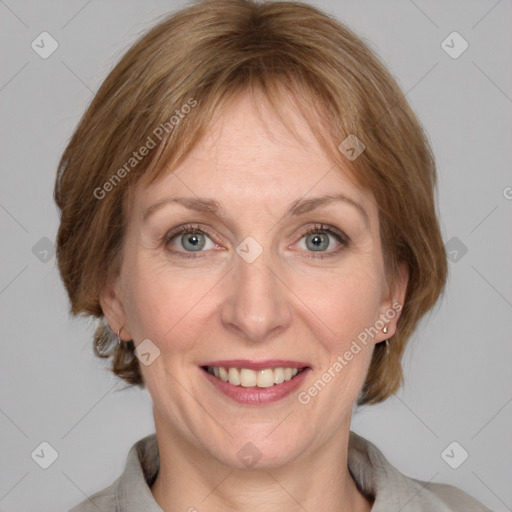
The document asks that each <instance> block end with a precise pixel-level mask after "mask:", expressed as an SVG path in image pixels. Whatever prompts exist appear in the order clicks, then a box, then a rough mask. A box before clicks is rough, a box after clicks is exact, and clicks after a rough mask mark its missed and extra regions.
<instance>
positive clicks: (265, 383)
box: [207, 366, 301, 388]
mask: <svg viewBox="0 0 512 512" xmlns="http://www.w3.org/2000/svg"><path fill="white" fill-rule="evenodd" d="M207 371H208V373H211V374H212V375H215V377H217V378H218V379H220V380H222V381H223V382H229V383H230V384H231V385H233V386H242V387H244V388H249V387H254V386H256V387H259V388H269V387H271V386H274V385H275V384H282V383H283V382H285V381H288V380H290V379H292V378H293V377H295V375H297V374H298V373H299V372H300V371H301V370H299V369H298V368H282V367H278V368H266V369H264V370H257V371H255V370H250V369H249V368H225V367H222V366H215V367H213V368H212V367H211V366H208V367H207Z"/></svg>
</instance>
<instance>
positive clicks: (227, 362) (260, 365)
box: [199, 359, 309, 370]
mask: <svg viewBox="0 0 512 512" xmlns="http://www.w3.org/2000/svg"><path fill="white" fill-rule="evenodd" d="M199 366H212V367H219V366H223V367H224V368H247V369H249V370H265V369H268V368H305V367H308V366H309V365H308V363H304V362H301V361H291V360H289V359H266V360H265V361H251V360H249V359H223V360H216V361H208V362H206V363H203V364H201V365H199Z"/></svg>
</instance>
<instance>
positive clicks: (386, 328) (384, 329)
mask: <svg viewBox="0 0 512 512" xmlns="http://www.w3.org/2000/svg"><path fill="white" fill-rule="evenodd" d="M382 332H383V333H384V334H387V333H388V326H387V325H385V326H384V328H383V329H382Z"/></svg>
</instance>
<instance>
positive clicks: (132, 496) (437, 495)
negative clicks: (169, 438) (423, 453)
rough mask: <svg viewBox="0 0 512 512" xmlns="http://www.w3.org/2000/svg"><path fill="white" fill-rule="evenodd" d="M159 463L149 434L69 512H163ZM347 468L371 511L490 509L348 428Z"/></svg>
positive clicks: (473, 511)
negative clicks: (411, 471)
mask: <svg viewBox="0 0 512 512" xmlns="http://www.w3.org/2000/svg"><path fill="white" fill-rule="evenodd" d="M159 466H160V457H159V452H158V443H157V439H156V435H155V434H151V435H149V436H147V437H144V438H143V439H141V440H139V441H138V442H137V443H135V444H134V445H133V446H132V448H131V449H130V452H129V453H128V457H127V460H126V466H125V469H124V471H123V473H122V475H121V476H120V477H119V478H118V479H117V480H116V481H115V482H114V483H113V484H112V485H110V486H109V487H107V488H106V489H104V490H102V491H100V492H97V493H96V494H94V495H92V496H91V497H90V498H88V499H86V500H84V501H83V502H81V503H80V504H78V505H77V506H76V507H74V508H73V509H71V510H70V511H69V512H163V511H162V509H161V508H160V506H159V505H158V504H157V502H156V501H155V499H154V498H153V495H152V493H151V485H152V484H153V482H154V480H155V478H156V476H157V473H158V469H159ZM348 468H349V471H350V473H351V474H352V476H353V477H354V479H355V481H356V483H357V485H358V487H359V488H360V489H361V491H362V492H363V493H365V494H366V495H368V496H373V497H374V499H375V502H374V504H373V507H372V512H399V511H400V512H453V511H460V512H492V511H491V510H490V509H489V508H487V507H485V506H484V505H482V504H481V503H479V502H478V501H476V500H475V499H474V498H472V497H471V496H469V495H468V494H466V493H465V492H463V491H461V490H460V489H458V488H456V487H453V486H451V485H445V484H438V483H428V482H422V481H420V480H415V479H413V478H410V477H408V476H405V475H404V474H402V473H400V471H398V470H397V469H396V468H395V467H394V466H392V465H391V464H390V463H389V462H388V461H387V460H386V458H385V457H384V455H383V454H382V453H381V451H380V450H379V449H378V448H377V447H376V446H375V445H374V444H372V443H371V442H370V441H368V440H366V439H364V438H363V437H361V436H359V435H357V434H355V433H354V432H352V431H351V432H350V438H349V449H348ZM191 508H192V510H193V507H191Z"/></svg>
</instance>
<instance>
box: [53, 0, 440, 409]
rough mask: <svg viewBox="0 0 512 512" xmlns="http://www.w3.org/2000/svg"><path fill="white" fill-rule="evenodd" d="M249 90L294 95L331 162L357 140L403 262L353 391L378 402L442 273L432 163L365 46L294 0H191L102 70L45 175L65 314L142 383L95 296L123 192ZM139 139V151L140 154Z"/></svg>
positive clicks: (360, 172)
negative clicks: (348, 141)
mask: <svg viewBox="0 0 512 512" xmlns="http://www.w3.org/2000/svg"><path fill="white" fill-rule="evenodd" d="M255 88H258V89H260V90H262V91H263V92H264V94H265V97H266V98H267V99H268V101H270V102H271V104H272V106H273V107H275V109H276V112H279V111H280V110H281V109H282V105H283V104H285V103H286V102H287V101H289V99H290V98H293V100H294V104H296V105H298V106H299V108H300V110H301V112H302V113H303V114H304V117H305V118H306V120H307V122H308V123H309V124H310V126H311V127H312V129H313V133H314V134H315V136H317V137H318V138H319V140H320V141H321V143H322V145H323V147H324V148H325V149H326V151H328V152H329V154H330V155H332V158H333V162H338V163H340V164H341V165H343V166H345V167H346V166H347V163H348V162H347V159H346V157H345V156H344V155H342V153H341V152H340V151H339V150H338V149H337V148H338V145H339V144H340V142H341V141H343V140H344V139H345V138H346V137H347V136H348V135H351V134H352V135H356V136H357V138H358V139H360V140H361V141H362V142H363V143H364V145H365V146H366V149H365V151H364V152H363V153H362V154H361V155H360V156H359V157H358V158H357V159H356V160H354V161H351V162H350V166H349V169H350V173H351V176H352V178H353V179H354V180H355V181H356V182H357V183H358V184H359V185H360V186H362V187H363V188H366V189H368V190H370V191H371V192H372V193H373V196H374V198H375V201H376V204H377V206H378V209H379V222H380V232H381V243H382V247H383V254H384V259H385V264H386V272H387V276H388V280H389V282H390V283H393V282H394V280H395V279H396V278H397V272H398V268H399V265H400V264H401V263H403V264H405V265H406V266H407V268H408V271H409V281H408V285H407V297H406V300H405V304H404V305H403V310H402V313H401V317H400V319H399V322H398V325H397V331H396V333H395V335H394V336H393V338H392V340H391V341H390V344H389V354H388V355H387V356H386V355H385V347H384V346H383V344H378V345H376V346H375V351H374V354H373V359H372V361H371V364H370V368H369V371H368V375H367V378H366V382H365V384H364V386H363V389H362V392H361V395H360V397H359V399H358V403H359V404H365V403H376V402H379V401H382V400H384V399H385V398H387V397H388V396H390V395H391V394H393V393H394V392H396V391H397V389H398V388H399V386H400V385H401V384H402V382H403V377H402V367H401V358H402V354H403V352H404V349H405V346H406V343H407V341H408V339H409V338H410V336H411V334H412V332H413V331H414V329H415V327H416V326H417V324H418V322H419V320H420V319H421V317H422V316H423V315H424V314H425V313H426V312H427V311H429V310H430V309H431V308H432V307H433V305H434V304H435V302H436V301H437V299H438V297H439V295H440V293H441V292H442V290H443V287H444V284H445V280H446V273H447V262H446V254H445V250H444V244H443V241H442V237H441V233H440V229H439V223H438V220H437V215H436V208H435V200H434V189H435V182H436V169H435V162H434V158H433V156H432V152H431V149H430V146H429V143H428V140H427V138H426V136H425V134H424V132H423V129H422V127H421V125H420V124H419V122H418V120H417V118H416V116H415V114H414V113H413V111H412V110H411V108H410V107H409V105H408V103H407V101H406V99H405V97H404V94H403V93H402V92H401V90H400V88H399V87H398V85H397V84H396V82H395V80H394V79H393V78H392V76H391V75H390V74H389V72H388V71H387V70H386V69H385V67H384V66H383V65H382V64H381V63H380V61H379V60H378V58H377V57H376V56H375V55H374V53H373V52H372V51H371V50H370V49H369V48H368V47H367V46H366V45H365V44H364V43H363V42H362V41H361V39H360V38H359V37H357V36H356V35H355V34H354V33H353V32H352V31H350V30H349V29H348V28H347V27H345V26H344V25H342V24H340V23H339V22H338V21H336V20H334V19H333V18H331V17H330V16H328V15H327V14H325V13H323V12H321V11H319V10H318V9H316V8H314V7H311V6H309V5H306V4H303V3H300V2H265V3H258V2H256V1H254V0H206V1H201V2H199V3H197V4H195V5H192V6H190V7H188V8H186V9H183V10H181V11H179V12H177V13H175V14H172V15H171V16H169V17H167V18H166V19H165V20H163V21H162V22H160V23H158V24H157V25H156V26H155V27H154V28H152V29H151V30H150V31H149V32H148V33H147V34H146V35H144V36H143V37H142V38H141V39H139V41H137V42H136V43H135V44H134V45H133V46H132V47H131V48H130V49H129V50H128V52H127V53H126V54H125V55H124V56H123V58H122V59H121V60H120V62H119V63H118V64H117V65H116V66H115V68H114V69H113V70H112V71H111V72H110V74H109V75H108V77H107V78H106V79H105V81H104V82H103V84H102V85H101V87H100V89H99V90H98V92H97V94H96V96H95V97H94V99H93V101H92V103H91V105H90V106H89V108H88V109H87V111H86V112H85V114H84V116H83V117H82V119H81V121H80V123H79V124H78V127H77V128H76V131H75V133H74V134H73V136H72V138H71V140H70V142H69V144H68V145H67V147H66V149H65V151H64V153H63V155H62V158H61V161H60V163H59V168H58V171H57V179H56V183H55V190H54V197H55V201H56V203H57V205H58V207H59V209H60V212H61V219H60V227H59V231H58V235H57V258H58V265H59V270H60V273H61V276H62V279H63V282H64V284H65V286H66V289H67V292H68V295H69V298H70V302H71V313H72V314H73V315H77V314H83V315H91V316H93V317H96V318H99V319H100V323H99V326H98V328H97V329H96V333H95V335H94V350H95V353H96V355H98V356H100V357H105V358H108V357H111V358H112V371H113V373H114V374H116V375H118V376H119V377H121V378H122V379H124V380H125V381H126V382H128V383H130V384H132V385H133V384H137V385H139V386H141V387H143V386H144V382H143V379H142V374H141V372H140V368H139V362H138V360H137V358H136V357H135V355H134V348H135V347H134V344H133V342H128V343H126V344H125V343H123V344H121V345H119V346H118V344H117V342H116V337H115V336H113V335H112V334H113V333H112V332H111V331H110V329H109V328H108V326H107V325H106V323H105V321H104V315H103V311H102V308H101V305H100V301H99V297H100V293H101V291H102V290H103V289H104V287H105V285H106V283H107V282H108V280H109V278H110V277H112V276H114V275H116V273H117V272H118V271H119V264H120V256H121V253H122V248H123V240H124V233H125V224H126V220H127V214H128V207H127V205H128V204H129V201H130V197H131V193H132V192H133V189H134V186H135V185H136V184H137V183H138V182H139V180H140V179H141V178H144V180H148V182H152V181H154V180H155V179H157V178H158V177H160V176H161V175H163V173H165V172H169V169H172V168H173V167H175V166H176V165H178V164H179V163H180V162H181V161H182V160H183V159H184V158H185V157H186V156H187V154H188V153H189V152H190V150H191V149H192V148H193V147H194V146H195V145H196V144H197V143H198V141H200V140H201V138H202V136H203V135H204V134H205V132H206V130H207V128H208V127H209V126H210V125H211V122H212V120H213V119H214V117H215V116H216V115H217V114H218V113H219V112H220V110H221V107H222V106H223V105H225V104H226V102H227V101H228V100H229V99H230V98H232V97H233V96H234V94H235V93H237V92H244V91H250V90H251V89H255ZM184 106H188V107H187V108H185V107H184ZM192 110H193V111H192ZM189 112H190V113H189ZM173 117H174V120H173ZM156 139H158V140H156ZM151 142H153V143H154V145H155V146H156V149H154V150H153V149H152V144H151ZM143 146H144V147H146V150H147V151H144V155H145V156H144V158H140V159H139V158H136V157H135V156H134V152H137V155H138V156H141V154H142V153H143V151H142V147H143ZM150 146H151V147H150ZM139 148H140V153H139ZM123 169H124V170H123Z"/></svg>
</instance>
